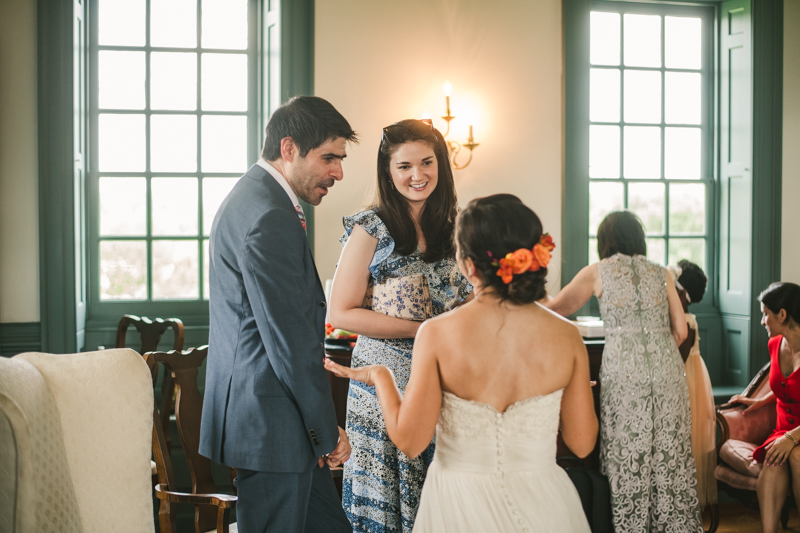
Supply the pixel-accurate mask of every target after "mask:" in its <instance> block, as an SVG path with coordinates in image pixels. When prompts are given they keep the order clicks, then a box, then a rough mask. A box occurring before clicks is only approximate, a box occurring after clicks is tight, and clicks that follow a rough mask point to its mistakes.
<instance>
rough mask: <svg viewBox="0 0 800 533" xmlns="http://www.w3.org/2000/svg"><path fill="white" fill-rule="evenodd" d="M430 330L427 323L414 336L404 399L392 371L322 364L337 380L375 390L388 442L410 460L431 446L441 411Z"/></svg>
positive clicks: (376, 367)
mask: <svg viewBox="0 0 800 533" xmlns="http://www.w3.org/2000/svg"><path fill="white" fill-rule="evenodd" d="M429 326H430V323H425V325H424V326H423V327H421V328H420V329H419V332H418V334H417V340H416V341H415V343H414V356H413V358H412V364H411V377H410V378H409V381H408V386H407V387H406V392H405V395H403V396H401V395H400V390H399V389H398V388H397V385H396V384H395V381H394V375H393V374H392V371H391V370H389V369H388V368H387V367H385V366H380V365H372V366H364V367H361V368H347V367H343V366H341V365H337V364H336V363H334V362H333V361H331V360H330V359H326V360H325V368H326V369H328V370H330V371H331V372H333V373H334V374H336V375H337V376H340V377H343V378H350V379H355V380H357V381H363V382H364V383H366V384H367V385H374V386H375V391H376V392H377V394H378V400H379V401H380V403H381V410H382V411H383V418H384V421H385V423H386V432H387V433H388V434H389V438H390V439H392V442H393V443H394V445H395V446H397V447H398V448H399V449H400V451H401V452H403V453H404V454H406V455H407V456H409V457H410V458H412V459H413V458H414V457H416V456H418V455H419V454H421V453H422V452H423V451H425V448H427V447H428V445H429V444H430V443H431V439H433V435H434V433H435V432H436V422H437V421H438V420H439V411H440V410H441V408H442V387H441V384H440V381H439V366H438V363H437V360H436V356H435V353H436V350H435V347H434V345H433V343H434V340H435V338H436V334H435V333H434V332H432V331H431V328H430V327H429Z"/></svg>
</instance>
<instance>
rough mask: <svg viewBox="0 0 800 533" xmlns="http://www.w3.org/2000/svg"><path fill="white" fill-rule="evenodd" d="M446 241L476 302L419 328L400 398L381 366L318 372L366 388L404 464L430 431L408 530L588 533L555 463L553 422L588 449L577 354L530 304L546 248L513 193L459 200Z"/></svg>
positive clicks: (576, 445) (588, 418) (585, 375)
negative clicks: (432, 445)
mask: <svg viewBox="0 0 800 533" xmlns="http://www.w3.org/2000/svg"><path fill="white" fill-rule="evenodd" d="M456 234H457V238H456V241H457V246H458V251H457V258H458V266H459V268H460V269H461V272H462V273H463V274H464V276H466V278H467V279H468V280H469V281H470V283H472V285H473V286H474V287H475V290H474V295H475V298H474V299H473V300H472V301H470V302H468V303H466V304H465V305H463V306H461V307H459V308H458V309H456V310H455V311H453V312H452V313H448V314H446V315H442V316H440V317H438V318H435V319H433V320H429V321H427V322H425V323H424V324H423V326H422V327H421V328H420V329H419V331H418V333H417V339H416V342H415V344H414V357H413V364H412V367H411V377H410V379H409V381H408V385H407V387H406V390H405V394H404V395H402V397H401V393H400V391H399V389H398V388H397V386H396V384H395V379H397V381H401V379H402V378H401V377H400V376H395V375H393V372H392V370H391V369H389V368H387V367H386V366H382V365H370V366H364V367H361V368H352V369H351V368H345V367H341V366H339V365H337V364H335V363H333V362H332V361H326V363H325V366H326V368H328V370H331V371H332V372H335V373H336V374H337V375H340V376H343V377H348V378H351V379H352V380H354V381H353V382H354V383H355V382H362V383H364V384H365V385H369V386H374V387H375V389H376V391H377V394H378V398H379V400H380V406H381V408H382V410H383V416H384V418H385V421H386V429H387V431H388V433H389V436H390V437H391V439H392V442H394V443H395V444H396V445H397V446H398V448H400V449H401V450H403V452H404V453H405V454H407V455H408V456H409V457H416V456H418V455H419V454H421V453H423V450H425V449H426V448H427V446H428V443H429V442H430V440H431V438H432V437H433V435H434V431H436V453H435V455H434V459H433V463H432V464H431V466H430V469H429V470H428V477H427V479H426V480H425V487H424V488H423V490H422V501H421V503H420V508H419V513H418V515H417V520H416V524H415V526H414V533H447V532H453V533H469V532H475V533H478V532H480V533H486V532H512V531H516V532H540V533H553V532H576V533H588V532H589V525H588V523H587V521H586V516H585V515H584V513H583V509H582V507H581V502H580V498H579V497H578V493H577V491H576V490H575V487H574V485H573V484H572V482H571V481H570V480H569V478H568V477H567V474H566V473H565V472H564V470H563V469H561V468H560V467H559V466H558V465H556V463H555V455H556V433H557V431H558V427H559V422H560V423H561V433H562V436H563V438H564V441H565V442H566V443H567V445H568V446H569V447H570V448H571V449H572V450H573V451H574V452H575V453H577V454H580V455H581V456H585V455H587V454H588V453H589V452H590V451H591V450H592V448H593V447H594V443H595V439H596V438H597V419H596V417H595V414H594V409H593V406H592V395H591V390H590V386H589V366H588V358H587V355H586V349H585V347H584V345H583V342H582V341H581V338H580V336H579V335H578V333H577V331H576V330H575V328H574V327H572V325H571V324H569V323H568V322H567V321H565V320H563V319H562V318H560V317H558V316H557V315H555V314H554V313H552V312H550V311H548V310H547V309H545V308H544V307H542V306H541V305H539V304H537V303H535V302H536V300H538V299H539V298H541V297H542V296H544V294H545V292H544V282H545V276H546V273H547V269H546V265H547V263H548V261H549V259H550V250H552V248H553V246H552V240H550V239H549V237H547V236H543V235H542V225H541V223H540V221H539V218H538V217H537V216H536V214H535V213H534V212H533V211H531V210H530V209H529V208H527V207H526V206H525V205H523V204H522V202H520V201H519V199H518V198H516V197H514V196H511V195H495V196H490V197H487V198H482V199H478V200H473V201H472V202H470V204H469V205H468V206H467V208H466V209H465V210H464V211H463V212H462V213H461V214H460V215H459V218H458V223H457V230H456ZM507 254H508V255H507ZM498 258H499V260H498ZM437 422H438V425H437Z"/></svg>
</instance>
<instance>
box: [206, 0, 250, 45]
mask: <svg viewBox="0 0 800 533" xmlns="http://www.w3.org/2000/svg"><path fill="white" fill-rule="evenodd" d="M203 48H225V49H232V50H244V49H246V48H247V0H203Z"/></svg>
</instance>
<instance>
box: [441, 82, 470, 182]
mask: <svg viewBox="0 0 800 533" xmlns="http://www.w3.org/2000/svg"><path fill="white" fill-rule="evenodd" d="M442 90H444V101H445V106H446V109H447V114H446V115H445V116H443V117H442V119H444V120H445V121H446V122H447V131H446V132H445V133H444V140H445V141H446V142H447V147H448V149H449V151H450V162H451V163H452V165H453V168H454V169H456V170H461V169H462V168H466V167H467V166H468V165H469V164H470V162H471V161H472V150H473V149H475V147H476V146H478V143H476V142H474V141H475V140H474V139H473V137H472V124H470V125H469V138H468V139H467V142H466V143H464V144H463V145H462V144H461V143H459V142H458V141H452V140H450V139H448V138H447V136H448V135H449V134H450V121H451V120H453V119H454V118H456V117H455V116H454V115H451V114H450V93H452V92H453V86H452V85H450V82H449V81H446V82H444V86H443V87H442ZM464 147H466V148H468V149H469V159H467V162H466V163H464V164H463V165H459V164H458V163H456V158H457V157H458V154H459V152H460V151H461V148H464Z"/></svg>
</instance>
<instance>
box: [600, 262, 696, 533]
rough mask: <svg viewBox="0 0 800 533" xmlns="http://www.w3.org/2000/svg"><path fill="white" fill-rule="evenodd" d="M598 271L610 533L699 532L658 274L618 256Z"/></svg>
mask: <svg viewBox="0 0 800 533" xmlns="http://www.w3.org/2000/svg"><path fill="white" fill-rule="evenodd" d="M598 267H599V270H600V278H601V280H602V283H603V291H602V294H601V295H600V298H599V301H600V314H601V315H602V317H603V321H604V322H605V331H606V346H605V350H604V351H603V364H602V367H601V369H600V383H601V387H602V388H601V390H600V416H601V420H602V427H601V432H600V461H601V468H602V470H603V473H604V474H605V475H607V476H608V480H609V482H610V484H611V507H612V511H613V519H614V529H615V530H616V531H618V532H625V533H638V532H641V533H646V532H693V533H694V532H701V531H702V522H701V518H700V508H699V506H698V501H697V479H696V478H695V465H694V458H693V457H692V449H691V442H692V441H691V439H692V434H691V417H690V413H689V393H688V389H687V385H686V377H685V374H684V366H683V361H682V360H681V356H680V353H679V352H678V347H677V345H676V344H675V339H674V337H673V336H672V333H671V330H670V318H669V304H668V302H667V289H666V275H665V269H664V268H663V267H661V266H659V265H657V264H655V263H651V262H650V261H648V260H647V259H646V258H645V257H644V256H640V255H634V256H633V257H631V256H627V255H622V254H617V255H614V256H612V257H609V258H606V259H604V260H602V261H600V263H598Z"/></svg>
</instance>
